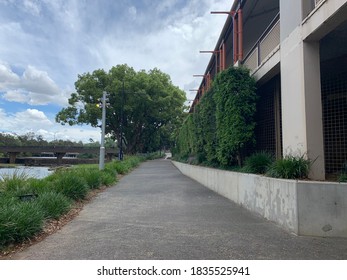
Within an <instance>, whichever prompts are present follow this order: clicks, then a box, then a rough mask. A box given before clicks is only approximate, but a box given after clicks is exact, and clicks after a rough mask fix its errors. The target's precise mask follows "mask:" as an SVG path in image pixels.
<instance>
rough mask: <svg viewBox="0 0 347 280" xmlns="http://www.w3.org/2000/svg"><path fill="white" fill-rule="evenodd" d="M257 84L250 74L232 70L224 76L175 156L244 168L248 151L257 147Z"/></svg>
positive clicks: (184, 130) (185, 130)
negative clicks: (236, 165) (233, 164)
mask: <svg viewBox="0 0 347 280" xmlns="http://www.w3.org/2000/svg"><path fill="white" fill-rule="evenodd" d="M256 101H257V95H256V86H255V80H254V78H253V77H251V76H250V74H249V70H248V69H246V68H243V67H230V68H228V69H227V70H224V71H222V72H220V73H219V74H218V75H217V76H216V78H215V80H214V81H213V84H212V87H211V89H210V90H209V91H208V92H207V93H205V94H204V96H203V97H202V99H201V100H200V102H199V104H198V105H196V106H195V108H194V109H195V110H194V113H193V114H190V115H189V116H188V117H187V119H186V120H185V122H184V123H183V125H182V127H181V129H180V131H179V134H178V137H177V140H176V150H175V151H174V156H175V157H176V158H181V159H187V158H188V157H195V158H196V159H197V161H198V162H200V163H201V162H204V163H207V164H209V165H221V166H228V165H231V164H232V163H234V162H237V163H238V164H239V165H241V164H242V160H243V157H244V150H245V148H246V147H247V146H249V145H252V144H254V143H255V137H254V128H255V121H254V114H255V111H256Z"/></svg>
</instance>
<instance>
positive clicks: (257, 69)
mask: <svg viewBox="0 0 347 280" xmlns="http://www.w3.org/2000/svg"><path fill="white" fill-rule="evenodd" d="M224 13H226V14H227V20H226V22H225V25H224V28H223V30H222V32H221V34H220V37H219V39H218V42H217V44H216V47H215V49H214V51H213V52H212V55H211V59H210V61H209V64H208V65H207V68H206V70H205V73H204V75H203V79H202V82H201V84H200V87H199V90H198V92H197V95H196V97H195V99H194V102H193V104H192V107H191V112H192V111H194V106H195V105H196V104H197V103H198V102H199V100H200V98H201V97H202V96H203V94H204V92H206V91H207V90H208V89H209V87H210V86H211V83H212V81H213V79H214V77H215V75H216V74H217V73H218V72H220V71H222V70H224V69H225V68H227V67H230V66H233V65H234V66H242V65H243V66H245V67H247V68H249V69H250V71H251V74H252V75H253V76H254V77H255V79H256V80H257V87H258V89H257V91H258V95H259V102H258V106H257V113H256V122H257V127H256V131H255V134H256V140H257V144H256V147H255V149H256V150H267V151H270V152H272V153H273V154H275V155H276V156H277V157H281V156H285V155H288V154H290V155H305V156H307V157H308V158H309V159H311V160H312V161H313V162H314V163H313V165H312V168H311V173H310V178H311V179H316V180H324V179H326V178H327V177H330V176H332V177H333V176H334V175H335V174H338V173H339V172H342V171H344V170H345V171H347V170H346V168H347V0H290V1H288V0H235V1H234V3H233V4H232V8H231V10H230V11H228V12H224Z"/></svg>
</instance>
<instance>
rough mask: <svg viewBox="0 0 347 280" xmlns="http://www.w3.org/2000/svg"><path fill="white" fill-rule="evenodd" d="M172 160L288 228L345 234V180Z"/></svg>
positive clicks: (201, 180)
mask: <svg viewBox="0 0 347 280" xmlns="http://www.w3.org/2000/svg"><path fill="white" fill-rule="evenodd" d="M173 164H174V165H175V166H176V167H177V168H178V169H179V170H180V171H181V172H182V173H183V174H184V175H186V176H188V177H190V178H192V179H194V180H196V181H198V182H199V183H201V184H202V185H204V186H206V187H208V188H209V189H211V190H213V191H215V192H217V193H219V194H221V195H222V196H224V197H226V198H228V199H230V200H232V201H234V202H236V203H238V204H240V205H242V206H243V207H245V208H247V209H249V210H251V211H253V212H256V213H258V214H260V215H261V216H263V217H264V218H266V219H268V220H270V221H273V222H275V223H277V224H279V225H280V226H281V227H283V228H284V229H286V230H288V231H290V232H294V233H296V234H298V235H313V236H339V237H347V184H339V183H330V182H313V181H295V180H282V179H274V178H269V177H264V176H259V175H254V174H244V173H238V172H231V171H224V170H218V169H213V168H206V167H201V166H195V165H189V164H184V163H180V162H173Z"/></svg>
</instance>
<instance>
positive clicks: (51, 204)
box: [35, 191, 72, 219]
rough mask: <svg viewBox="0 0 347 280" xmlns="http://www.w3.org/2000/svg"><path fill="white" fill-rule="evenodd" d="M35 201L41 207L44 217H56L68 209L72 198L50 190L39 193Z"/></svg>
mask: <svg viewBox="0 0 347 280" xmlns="http://www.w3.org/2000/svg"><path fill="white" fill-rule="evenodd" d="M35 203H37V204H38V206H39V207H41V209H42V211H43V213H44V218H45V219H58V218H59V217H60V216H62V215H64V214H66V213H67V212H68V211H69V210H70V208H71V205H72V200H71V199H69V198H67V197H66V196H65V195H63V194H61V193H56V192H53V191H50V192H45V193H42V194H40V195H39V196H38V198H37V199H36V200H35Z"/></svg>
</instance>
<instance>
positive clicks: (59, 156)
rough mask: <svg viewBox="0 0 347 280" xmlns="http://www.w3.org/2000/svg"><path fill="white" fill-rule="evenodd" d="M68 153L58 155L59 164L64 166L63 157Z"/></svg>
mask: <svg viewBox="0 0 347 280" xmlns="http://www.w3.org/2000/svg"><path fill="white" fill-rule="evenodd" d="M65 154H66V153H56V156H57V164H58V165H62V164H63V157H64V156H65Z"/></svg>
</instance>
